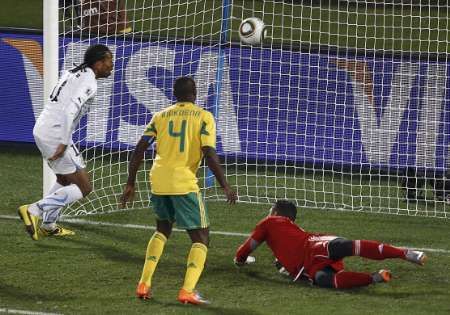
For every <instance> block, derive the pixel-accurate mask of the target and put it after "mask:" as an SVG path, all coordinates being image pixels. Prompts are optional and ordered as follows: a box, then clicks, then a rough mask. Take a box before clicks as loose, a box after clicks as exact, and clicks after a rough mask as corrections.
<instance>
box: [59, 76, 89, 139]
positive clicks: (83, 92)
mask: <svg viewBox="0 0 450 315" xmlns="http://www.w3.org/2000/svg"><path fill="white" fill-rule="evenodd" d="M96 92H97V84H96V82H95V79H94V81H93V82H91V81H90V80H85V81H82V82H80V84H79V86H78V88H77V89H75V90H74V91H73V92H72V95H71V97H70V99H69V101H68V102H67V104H65V106H64V122H63V139H62V141H63V142H62V143H63V144H65V145H69V144H70V143H71V142H72V131H73V128H74V124H75V123H76V122H77V121H78V120H79V118H80V115H82V114H83V112H82V107H83V105H84V104H85V103H88V102H92V100H93V98H94V96H95V93H96Z"/></svg>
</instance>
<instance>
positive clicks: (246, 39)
mask: <svg viewBox="0 0 450 315" xmlns="http://www.w3.org/2000/svg"><path fill="white" fill-rule="evenodd" d="M266 33H267V31H266V26H265V25H264V22H263V21H261V19H258V18H256V17H251V18H247V19H245V20H243V21H242V22H241V25H239V38H240V39H241V42H243V43H244V44H247V45H259V44H261V43H262V41H263V40H264V37H265V36H266Z"/></svg>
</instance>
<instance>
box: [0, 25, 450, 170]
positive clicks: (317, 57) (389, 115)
mask: <svg viewBox="0 0 450 315" xmlns="http://www.w3.org/2000/svg"><path fill="white" fill-rule="evenodd" d="M92 43H93V42H91V44H92ZM102 43H106V44H107V45H108V46H109V47H110V48H111V50H112V51H113V53H114V56H115V70H114V75H113V76H111V77H110V78H108V79H106V80H102V81H99V91H98V94H97V98H96V103H95V104H94V106H93V108H92V110H91V112H90V113H89V114H88V115H87V116H86V118H85V119H83V120H82V122H81V126H80V129H79V131H78V132H77V133H76V134H75V138H74V140H76V141H77V142H79V143H80V144H81V145H86V146H101V147H103V148H113V149H125V148H131V147H133V146H134V145H135V144H136V142H137V140H138V139H139V137H140V135H141V133H142V131H143V129H144V127H145V125H146V124H147V123H148V122H149V121H150V119H151V117H152V114H153V113H154V112H155V111H158V110H160V109H162V108H164V107H165V106H167V105H168V104H170V103H171V102H173V101H174V99H173V97H172V95H171V93H172V84H173V81H174V79H175V78H176V77H178V76H181V75H191V76H193V77H194V78H195V80H196V82H197V85H198V104H199V105H201V106H203V107H205V108H207V109H209V110H211V111H213V106H214V99H215V97H214V93H215V90H216V89H215V78H216V73H217V71H218V69H217V58H218V47H210V46H202V45H198V44H195V43H177V42H151V41H144V42H136V41H131V40H127V39H119V38H113V39H111V38H109V39H106V40H103V41H102ZM88 45H89V41H88V40H76V39H61V45H60V46H61V48H60V56H61V57H62V58H61V60H60V68H61V69H67V68H70V67H72V65H73V64H74V63H79V62H80V60H81V58H82V52H83V51H84V50H85V48H86V47H88ZM0 54H1V56H2V58H1V60H0V73H1V74H0V80H1V84H0V92H1V95H2V102H1V104H0V126H1V127H0V141H20V142H33V137H32V128H33V125H34V121H35V119H36V117H37V116H38V115H39V113H40V111H41V110H42V106H43V95H42V73H43V70H42V35H26V34H13V33H0ZM224 54H225V63H224V67H223V69H222V70H223V79H222V82H221V95H220V104H219V106H218V108H217V125H218V151H219V153H220V154H222V155H231V156H237V157H239V158H249V159H256V160H261V161H267V162H270V163H281V164H284V163H287V162H289V163H291V162H293V163H313V164H316V165H327V166H330V165H331V166H332V165H339V166H349V167H355V166H357V167H368V168H380V167H381V168H389V169H398V168H405V167H408V166H416V167H419V168H426V169H433V170H438V171H439V170H441V171H443V170H444V169H445V168H446V164H447V162H446V161H447V157H448V145H449V140H450V139H449V134H450V130H449V119H450V117H449V115H448V109H449V106H450V93H449V89H450V80H449V66H450V64H449V63H447V62H442V61H426V60H418V59H417V60H415V59H413V58H410V56H403V57H402V56H392V55H389V56H381V57H378V56H377V55H374V54H370V55H369V54H368V55H367V56H361V55H351V54H349V53H346V54H344V55H339V54H337V53H334V52H328V53H320V52H301V51H291V50H283V49H278V48H276V49H275V48H273V49H269V48H256V47H253V48H250V47H239V46H231V47H227V48H225V51H224Z"/></svg>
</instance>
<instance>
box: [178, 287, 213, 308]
mask: <svg viewBox="0 0 450 315" xmlns="http://www.w3.org/2000/svg"><path fill="white" fill-rule="evenodd" d="M178 301H180V302H181V303H183V304H194V305H208V304H211V302H210V301H208V300H206V299H205V298H203V297H202V296H201V295H200V293H198V292H197V291H193V292H188V291H186V290H184V289H181V290H180V292H179V293H178Z"/></svg>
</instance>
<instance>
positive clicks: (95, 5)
mask: <svg viewBox="0 0 450 315" xmlns="http://www.w3.org/2000/svg"><path fill="white" fill-rule="evenodd" d="M55 2H57V1H54V0H45V1H44V7H45V10H48V11H46V13H44V36H45V38H46V39H47V44H48V43H49V42H48V41H49V40H50V41H53V44H54V43H55V42H56V43H57V45H58V50H55V47H54V46H51V48H50V46H47V45H45V47H46V48H45V49H44V60H47V61H48V62H46V63H45V71H46V72H45V73H48V74H47V75H48V77H46V78H45V79H44V83H45V84H46V87H45V89H44V91H46V94H48V85H53V84H54V80H55V77H54V75H55V67H56V68H58V67H59V70H60V71H61V70H64V69H67V68H70V67H72V65H73V64H74V63H76V64H78V63H80V61H81V59H82V54H83V52H84V51H85V49H86V48H87V47H88V46H89V45H91V44H95V43H103V44H106V45H108V47H109V48H110V49H111V51H112V52H113V54H114V58H115V69H114V73H113V75H112V76H111V77H110V78H108V79H105V80H101V81H99V89H98V94H97V97H96V102H95V104H94V106H93V108H92V110H91V111H90V113H88V114H87V116H86V118H84V119H83V120H82V122H81V124H80V128H79V129H78V130H77V131H76V133H75V135H74V141H75V142H76V143H77V144H78V145H79V146H80V148H81V149H82V152H83V155H84V157H85V159H86V162H87V165H88V168H89V172H90V174H91V177H92V182H93V186H94V192H93V193H92V194H91V195H90V196H89V197H88V198H87V199H84V200H83V201H82V202H80V203H77V204H75V205H73V206H71V207H69V208H67V209H65V210H64V213H65V215H82V214H91V213H104V212H109V211H115V210H117V209H118V206H119V198H120V195H121V192H122V188H123V185H124V183H125V180H126V176H127V164H128V160H129V154H130V152H131V151H132V150H133V147H134V145H135V144H136V143H137V141H138V139H139V137H140V135H141V134H142V131H143V129H144V127H145V125H146V123H148V122H149V121H150V119H151V117H152V114H153V113H154V112H156V111H158V110H160V109H162V108H164V107H165V106H167V105H168V104H170V103H171V102H173V100H174V99H173V97H172V91H171V88H172V84H173V81H174V79H175V78H176V77H178V76H181V75H190V76H192V77H194V79H195V80H196V82H197V85H198V104H199V105H200V106H203V107H204V108H206V109H208V110H210V111H211V112H213V113H214V115H215V117H216V120H217V128H218V129H217V130H218V153H219V155H220V156H221V158H222V161H223V165H224V168H225V170H226V175H227V177H228V180H229V182H230V183H231V184H232V185H233V186H234V187H235V188H236V190H237V192H238V195H239V200H240V201H241V202H251V203H270V202H272V201H274V200H276V199H280V198H286V199H290V200H293V201H295V202H296V204H297V205H298V206H301V207H308V208H323V209H337V210H349V211H366V212H374V213H389V214H399V215H417V216H431V217H449V216H450V210H449V205H447V201H450V200H447V199H449V198H448V196H447V194H448V193H449V194H450V182H449V183H447V179H446V176H447V168H448V158H449V144H450V115H449V114H448V112H449V109H450V108H449V106H450V91H449V86H450V80H449V70H448V69H449V67H450V64H449V62H448V60H447V55H448V52H449V51H450V47H449V38H450V37H449V30H448V27H447V26H448V23H449V22H450V21H449V14H448V8H447V6H446V4H445V3H444V2H442V1H435V2H433V3H432V4H431V2H430V3H428V2H427V3H426V4H424V3H425V2H421V1H417V0H398V1H384V2H382V1H372V0H365V1H339V0H330V1H320V2H319V1H307V0H302V1H300V0H299V1H295V0H291V1H287V0H286V1H281V0H278V1H259V0H250V1H243V0H240V1H236V0H234V1H233V0H230V1H218V0H193V1H187V0H174V1H148V0H84V1H79V0H64V1H60V4H61V3H62V4H63V5H62V6H61V7H59V12H58V9H57V8H56V9H55ZM106 4H107V5H106ZM248 17H258V18H260V19H261V20H262V21H264V23H265V25H266V26H267V27H268V29H267V31H268V37H267V38H266V39H265V40H264V42H263V43H262V45H254V46H249V45H244V44H242V43H240V42H239V36H238V33H237V32H238V27H239V24H240V22H241V21H242V20H243V19H245V18H248ZM55 19H59V28H60V31H59V32H58V27H57V26H58V23H54V22H53V21H55ZM46 22H47V23H46ZM50 24H51V25H50ZM55 24H56V26H55ZM55 31H56V33H57V35H58V36H55ZM50 38H51V39H50ZM44 43H46V41H45V40H44ZM58 53H59V59H58V62H59V64H56V66H55V55H57V54H58ZM47 68H48V69H47ZM50 73H51V74H50ZM152 154H153V152H152V151H151V150H150V151H149V152H148V157H151V156H152ZM150 166H151V159H148V161H147V162H146V163H145V165H144V166H143V167H142V168H141V171H140V172H139V174H138V176H139V179H138V185H139V189H138V192H137V200H136V202H135V204H134V205H133V207H135V208H139V207H147V206H148V194H149V190H148V184H147V181H148V174H147V173H148V171H149V167H150ZM200 176H201V178H202V182H203V183H204V188H203V190H204V192H205V196H206V198H207V199H208V200H221V198H222V194H221V191H220V189H218V186H217V185H215V184H214V182H209V181H208V180H204V179H205V177H206V178H207V177H208V173H207V170H205V169H204V168H202V172H201V174H200ZM44 183H45V180H44ZM44 189H45V187H44Z"/></svg>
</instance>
